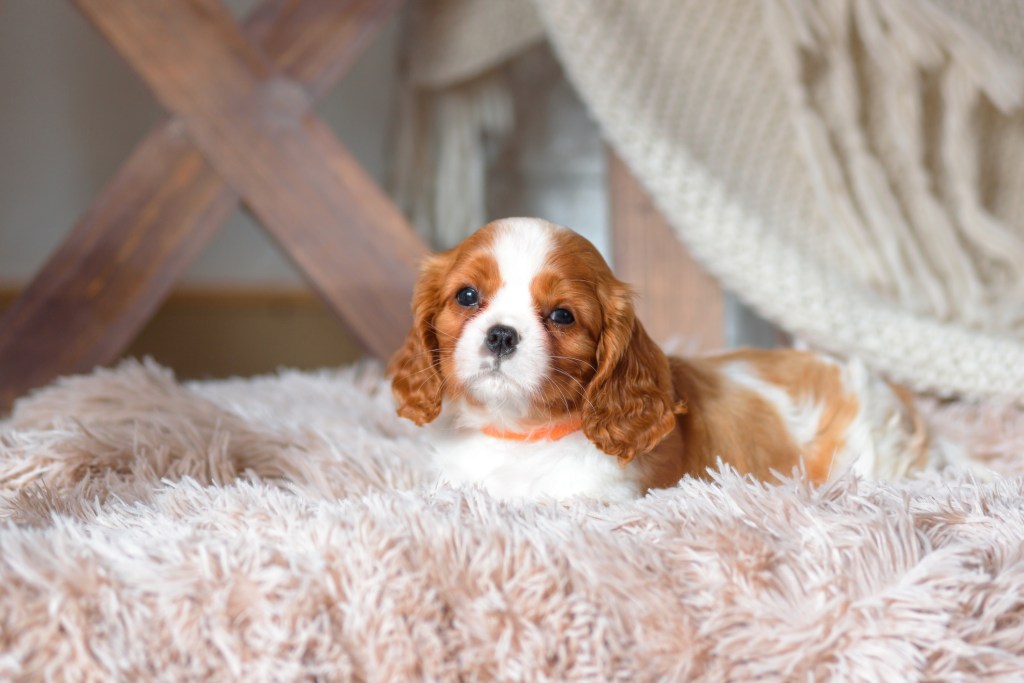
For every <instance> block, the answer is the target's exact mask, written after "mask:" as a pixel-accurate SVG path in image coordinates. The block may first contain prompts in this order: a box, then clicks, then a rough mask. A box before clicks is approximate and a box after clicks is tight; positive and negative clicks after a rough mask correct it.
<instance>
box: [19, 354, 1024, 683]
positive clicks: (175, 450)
mask: <svg viewBox="0 0 1024 683" xmlns="http://www.w3.org/2000/svg"><path fill="white" fill-rule="evenodd" d="M931 412H932V414H933V415H934V416H937V417H938V418H939V419H938V422H940V423H942V424H944V425H946V426H947V427H948V428H949V431H950V432H951V433H955V435H959V436H960V437H961V438H966V439H969V440H971V442H972V444H973V445H975V446H976V450H978V451H979V453H978V455H979V456H984V457H986V458H987V459H988V460H989V462H990V463H991V464H992V465H993V466H994V467H996V468H997V469H1002V471H1003V472H1004V473H1005V474H1007V476H1006V477H1005V478H999V479H997V480H995V481H993V482H990V483H977V482H975V481H973V480H971V478H970V477H969V476H968V475H966V474H964V473H962V472H955V471H947V472H944V473H941V474H930V475H926V476H922V477H920V478H917V479H913V480H908V481H900V482H896V483H874V482H869V481H863V480H857V479H855V478H852V477H850V478H845V479H841V480H840V481H838V482H836V483H834V484H832V485H828V486H826V487H824V488H821V489H814V488H810V487H808V486H806V485H804V484H803V483H800V482H799V481H786V482H784V483H782V484H779V485H770V486H766V485H762V484H758V483H754V482H752V481H749V480H745V479H743V478H741V477H739V476H737V475H736V474H735V473H733V472H724V473H720V474H716V475H715V477H714V480H713V481H696V480H690V479H687V480H684V481H683V482H682V483H681V484H680V485H679V486H678V487H677V488H674V489H671V490H665V491H660V492H657V493H655V494H652V495H649V496H648V497H646V498H644V499H643V500H638V501H636V502H634V503H630V504H625V505H616V506H610V507H609V506H602V505H599V504H593V503H585V502H579V503H574V504H571V505H559V504H554V503H550V502H547V503H530V504H507V503H501V502H497V501H495V500H493V499H491V498H489V497H488V496H486V495H485V494H483V493H481V492H479V491H473V490H468V491H464V490H453V489H450V488H443V487H441V488H439V487H436V486H434V485H433V484H432V483H431V482H430V477H429V474H428V473H427V471H426V462H427V458H426V455H425V446H424V443H423V441H422V437H421V434H420V433H419V432H418V431H417V430H416V429H415V428H414V427H412V426H411V425H409V424H406V423H403V422H402V421H400V420H399V419H398V418H396V417H395V416H394V415H393V409H392V404H391V399H390V394H389V392H388V390H387V387H386V384H385V383H384V382H383V381H382V379H381V377H380V370H379V368H378V367H376V366H360V367H355V368H349V369H346V370H343V371H340V372H323V373H318V374H303V373H294V372H285V373H282V374H281V375H280V376H276V377H266V378H259V379H253V380H247V381H243V380H236V381H228V382H214V383H196V384H188V385H179V384H178V383H176V382H175V380H174V378H173V377H172V375H171V374H170V373H169V372H167V371H165V370H162V369H160V368H158V367H155V366H152V365H141V364H137V363H127V364H124V365H122V366H120V367H119V368H117V369H115V370H107V371H98V372H96V373H95V374H93V375H90V376H85V377H78V378H71V379H66V380H63V381H61V382H59V383H57V384H56V385H54V386H52V387H49V388H47V389H45V390H42V391H40V392H38V393H36V394H35V395H34V396H33V397H31V398H29V399H26V400H23V401H22V402H21V403H20V404H19V405H18V406H17V409H16V411H15V413H14V414H13V416H12V417H11V418H10V419H9V420H8V421H6V422H5V423H2V424H0V520H2V521H0V679H2V680H38V679H41V678H50V679H55V680H73V681H91V680H96V681H100V680H102V681H107V680H125V681H141V680H245V681H271V680H324V681H328V680H364V679H369V680H388V681H391V680H409V679H430V680H462V679H468V680H475V679H487V680H490V679H515V680H576V679H589V680H622V681H642V680H655V679H660V680H665V679H669V680H671V679H694V678H700V679H706V680H727V679H728V680H754V679H758V680H786V681H790V680H810V679H827V678H842V679H844V680H849V679H866V680H880V681H897V680H899V681H905V680H979V679H983V678H1006V679H1019V678H1020V677H1021V676H1022V675H1024V674H1022V672H1024V499H1022V493H1024V480H1022V478H1021V477H1020V476H1018V475H1017V473H1018V472H1019V471H1020V470H1021V469H1022V468H1021V459H1020V458H1018V457H1016V456H1019V455H1024V448H1021V445H1022V444H1021V434H1022V429H1021V428H1022V427H1024V421H1022V420H1021V419H1020V416H1019V413H1016V412H1014V411H1012V410H1010V409H1006V410H1005V411H1002V412H992V411H989V412H988V413H986V414H984V415H983V414H981V413H980V412H979V411H976V410H975V411H972V410H971V409H967V408H948V407H942V406H937V405H936V406H932V408H931ZM482 455H485V454H482Z"/></svg>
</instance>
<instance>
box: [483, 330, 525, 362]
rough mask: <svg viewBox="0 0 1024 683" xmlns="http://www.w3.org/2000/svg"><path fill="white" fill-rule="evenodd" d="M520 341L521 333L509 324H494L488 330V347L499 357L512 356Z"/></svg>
mask: <svg viewBox="0 0 1024 683" xmlns="http://www.w3.org/2000/svg"><path fill="white" fill-rule="evenodd" d="M518 343H519V333H518V332H516V331H515V329H514V328H512V327H509V326H508V325H494V326H493V327H491V329H489V330H487V348H489V349H490V350H491V353H493V354H494V355H495V356H497V357H498V358H501V357H502V356H511V355H512V352H513V351H515V350H516V344H518Z"/></svg>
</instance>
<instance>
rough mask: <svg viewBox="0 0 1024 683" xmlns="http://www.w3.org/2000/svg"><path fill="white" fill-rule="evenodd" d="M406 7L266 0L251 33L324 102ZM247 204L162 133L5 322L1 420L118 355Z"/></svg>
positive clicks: (172, 128) (165, 128)
mask: <svg viewBox="0 0 1024 683" xmlns="http://www.w3.org/2000/svg"><path fill="white" fill-rule="evenodd" d="M99 4H100V5H103V4H104V3H99ZM399 4H400V0H357V1H351V2H340V1H335V0H265V1H264V2H263V3H262V4H260V5H259V6H258V7H257V8H256V9H255V10H254V11H253V13H252V15H251V16H250V18H249V19H248V20H247V22H246V35H247V36H248V37H249V38H250V39H252V40H254V41H256V42H257V43H259V44H260V45H261V46H262V48H263V50H264V52H265V54H266V56H267V58H268V59H270V60H272V61H273V62H274V63H275V64H277V65H278V67H279V68H280V69H281V70H283V71H284V72H285V73H287V74H288V75H289V76H291V77H292V78H294V79H296V80H297V81H298V82H299V83H300V84H301V85H302V87H304V88H305V89H306V91H307V92H308V93H309V94H310V96H311V97H312V98H314V99H315V98H316V97H317V96H319V95H321V94H323V93H325V92H326V91H327V90H328V89H329V88H330V87H331V86H332V85H334V84H335V83H336V82H337V80H338V79H339V78H340V77H341V76H342V75H343V74H344V72H345V71H346V70H347V69H348V68H349V67H350V66H351V64H352V63H353V62H354V60H355V59H356V58H357V57H358V55H359V54H361V52H362V51H363V49H364V48H365V46H366V44H367V43H368V41H369V39H370V37H372V36H373V35H374V34H375V33H376V32H377V31H378V30H379V29H380V28H381V26H382V25H383V23H384V22H385V21H386V20H387V19H388V18H389V17H390V15H391V14H392V13H393V12H394V10H395V9H396V8H397V7H398V6H399ZM237 205H238V195H237V193H235V191H234V190H233V189H232V188H231V187H230V186H229V185H228V184H227V183H226V182H225V181H224V180H223V179H222V178H221V177H220V175H219V174H218V173H217V172H216V171H214V169H213V168H212V167H211V166H210V165H209V164H208V163H207V162H206V160H205V159H204V158H203V156H202V155H201V154H200V153H199V151H198V150H197V149H196V148H195V146H194V145H193V144H192V141H191V139H190V138H189V137H188V136H187V135H186V134H185V128H184V126H183V124H181V123H180V122H178V121H177V120H175V119H173V118H172V119H169V120H167V121H165V122H164V123H163V124H161V125H159V126H157V127H156V128H155V129H154V130H153V131H152V132H151V133H150V134H149V135H148V136H147V137H146V138H145V139H144V140H143V142H142V143H141V144H140V145H139V146H138V147H137V148H136V150H135V151H134V152H133V154H132V156H131V158H130V159H129V160H128V161H127V162H126V163H125V164H124V165H123V166H122V167H121V169H120V170H119V171H118V173H117V174H116V175H115V177H114V178H113V180H112V181H111V182H110V183H108V184H107V186H106V187H105V188H104V190H103V192H102V193H101V194H100V196H99V198H98V199H97V201H96V202H95V204H94V205H93V207H92V208H91V209H90V211H89V212H88V213H86V214H85V215H84V216H83V217H82V219H81V220H80V221H79V222H78V223H77V224H76V225H75V226H74V228H73V229H72V230H71V232H70V234H69V236H68V237H67V238H66V239H65V241H64V243H63V244H62V245H61V247H59V248H58V249H57V250H56V251H55V252H54V254H53V255H52V256H51V257H50V258H49V260H48V261H47V263H46V264H45V265H44V266H43V268H42V269H41V270H40V272H39V273H38V274H37V275H36V277H35V278H33V280H32V281H31V282H30V284H29V285H28V287H27V288H26V289H25V291H24V293H23V295H22V296H21V297H20V298H19V300H18V301H17V302H15V304H14V305H13V306H12V307H11V308H10V309H9V310H8V312H7V314H6V315H5V316H4V317H2V318H0V413H2V412H3V411H4V410H5V409H6V408H7V407H9V406H10V404H11V402H12V401H13V399H14V398H15V397H17V396H19V395H21V394H22V393H24V392H25V391H27V390H28V389H31V388H33V387H36V386H40V385H42V384H45V383H46V382H49V381H50V380H51V379H53V378H54V377H56V376H57V375H60V374H67V373H73V372H80V371H84V370H87V369H89V368H91V367H93V366H94V365H97V364H101V363H106V362H109V361H110V360H112V359H113V358H115V357H116V356H117V354H118V353H120V352H121V351H122V350H123V349H124V348H125V346H127V344H128V343H129V342H130V341H131V339H132V338H133V337H134V336H135V334H137V332H138V331H139V329H140V328H141V326H142V325H143V324H144V323H145V321H146V320H148V319H149V317H150V316H151V315H152V314H153V312H154V311H155V309H156V308H157V306H158V305H159V304H160V302H161V301H162V300H163V298H164V297H165V296H166V295H167V293H168V291H169V289H170V288H171V286H172V285H173V283H174V282H176V281H177V280H178V278H179V277H180V275H181V274H182V273H183V272H184V270H185V269H186V268H187V267H188V265H189V264H190V263H191V262H192V261H193V260H194V258H195V257H196V255H198V253H199V252H200V251H201V250H202V248H203V246H204V245H205V244H206V243H207V242H208V240H209V239H210V237H211V236H212V235H213V234H214V233H215V232H216V230H217V228H218V227H219V226H220V225H221V224H222V223H223V222H224V220H225V219H226V218H227V216H228V215H230V213H231V212H232V211H233V210H234V209H235V207H237Z"/></svg>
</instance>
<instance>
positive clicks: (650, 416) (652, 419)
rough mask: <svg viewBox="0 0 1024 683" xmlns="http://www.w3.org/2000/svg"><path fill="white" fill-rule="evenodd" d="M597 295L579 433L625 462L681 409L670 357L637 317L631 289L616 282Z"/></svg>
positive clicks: (664, 430) (663, 431)
mask: <svg viewBox="0 0 1024 683" xmlns="http://www.w3.org/2000/svg"><path fill="white" fill-rule="evenodd" d="M599 296H600V300H601V306H602V308H603V309H604V329H603V330H602V332H601V338H600V340H598V344H597V372H596V373H595V374H594V377H593V379H591V381H590V383H589V384H588V385H587V391H586V394H585V396H586V402H585V405H586V408H585V412H584V414H583V433H584V434H586V436H587V438H588V439H590V441H591V442H593V443H594V445H596V446H597V447H598V448H600V449H601V450H602V451H604V452H605V453H608V454H609V455H614V456H616V457H617V458H619V461H620V462H621V463H622V464H626V463H628V462H629V461H630V460H632V459H633V458H635V457H636V456H637V455H640V454H643V453H646V452H647V451H649V450H651V449H652V448H654V446H655V445H657V444H658V442H660V441H661V440H662V439H664V438H665V437H666V436H668V434H669V433H670V432H671V431H672V430H673V429H674V428H675V426H676V413H679V412H683V411H684V410H685V409H684V408H683V407H682V404H680V403H679V402H677V401H676V399H675V397H674V392H673V389H672V373H671V371H670V370H669V364H668V358H667V357H666V356H665V354H664V353H663V352H662V350H661V349H660V348H658V345H657V344H655V343H654V342H653V341H652V340H651V338H650V337H649V336H647V332H646V331H645V330H644V328H643V326H642V325H641V324H640V321H638V320H637V319H636V315H635V314H634V312H633V300H632V293H631V292H630V290H629V288H628V287H627V286H626V285H624V284H622V283H621V282H617V281H616V282H615V283H614V284H613V285H612V286H611V287H610V288H608V291H606V292H604V294H603V295H599Z"/></svg>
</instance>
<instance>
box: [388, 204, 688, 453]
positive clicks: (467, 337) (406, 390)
mask: <svg viewBox="0 0 1024 683" xmlns="http://www.w3.org/2000/svg"><path fill="white" fill-rule="evenodd" d="M413 316H414V323H413V328H412V330H411V331H410V333H409V336H408V338H407V339H406V342H405V344H404V345H403V347H402V348H401V349H400V350H399V351H398V353H396V354H395V356H394V358H393V359H392V361H391V365H390V367H389V372H390V373H391V375H392V378H393V379H392V388H393V390H394V394H395V399H396V401H397V404H398V412H399V414H400V415H402V416H403V417H407V418H409V419H411V420H413V421H414V422H416V423H417V424H421V425H422V424H425V423H427V422H430V421H432V420H433V419H435V418H436V417H437V416H438V414H439V413H440V411H441V405H442V402H443V401H445V400H453V401H458V402H460V403H461V402H464V403H465V404H467V405H469V406H473V407H474V408H475V409H477V410H483V411H484V412H485V413H486V414H487V415H488V416H489V418H490V419H491V420H492V421H493V423H494V424H496V425H500V426H502V427H504V428H509V427H512V428H514V426H515V425H533V426H536V425H538V424H542V423H551V422H557V421H562V420H567V419H572V418H577V417H578V418H580V419H581V420H582V424H583V431H584V433H585V434H586V436H587V437H588V438H589V439H590V440H591V441H592V442H593V443H594V444H595V445H596V446H597V447H598V448H600V449H601V450H602V451H604V452H606V453H609V454H611V455H614V456H616V457H618V458H620V459H621V460H622V461H624V462H628V461H629V460H631V459H632V458H633V457H635V456H636V455H637V454H640V453H644V452H646V451H648V450H650V449H651V448H653V447H654V445H655V444H657V443H658V442H659V441H661V439H663V438H664V437H665V436H666V435H667V434H668V433H669V432H670V431H671V430H672V429H673V427H674V426H675V415H674V413H675V401H674V397H673V392H672V382H671V375H670V372H669V366H668V359H667V358H666V357H665V355H664V354H663V353H662V352H661V350H660V349H659V348H658V347H657V346H656V345H655V344H654V343H653V342H652V341H651V339H650V338H649V337H648V336H647V333H646V332H645V331H644V329H643V327H642V326H641V325H640V323H639V321H638V320H637V319H636V316H635V315H634V313H633V304H632V294H631V292H630V289H629V287H627V286H626V285H625V284H623V283H622V282H620V281H618V280H617V279H616V278H615V277H614V276H613V275H612V272H611V270H610V269H609V268H608V265H607V264H606V263H605V261H604V259H603V258H602V257H601V255H600V253H598V251H597V250H596V249H595V248H594V246H593V245H592V244H590V242H588V241H587V240H586V239H584V238H583V237H580V236H579V235H577V234H576V233H574V232H572V231H570V230H568V229H566V228H560V227H558V226H555V225H553V224H551V223H548V222H546V221H542V220H539V219H533V218H509V219H504V220H500V221H495V222H493V223H490V224H489V225H487V226H485V227H483V228H481V229H480V230H478V231H477V232H476V233H474V234H473V235H472V236H471V237H469V238H468V239H466V240H465V241H464V242H463V243H462V244H460V245H459V246H457V247H455V248H454V249H451V250H450V251H447V252H444V253H442V254H438V255H436V256H433V257H431V258H430V259H428V260H427V262H426V263H425V265H424V267H423V271H422V274H421V276H420V279H419V282H418V283H417V286H416V291H415V294H414V296H413Z"/></svg>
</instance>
